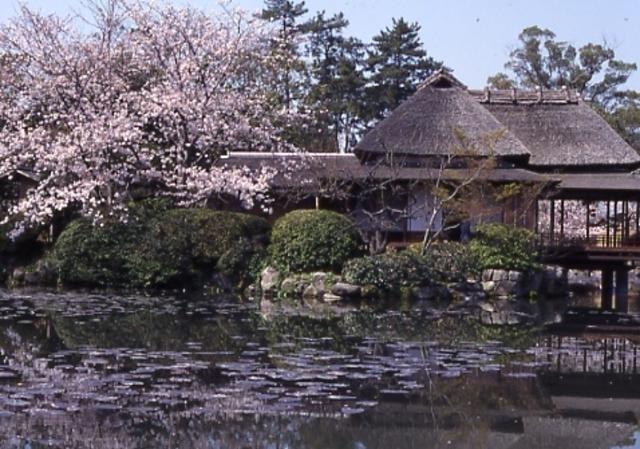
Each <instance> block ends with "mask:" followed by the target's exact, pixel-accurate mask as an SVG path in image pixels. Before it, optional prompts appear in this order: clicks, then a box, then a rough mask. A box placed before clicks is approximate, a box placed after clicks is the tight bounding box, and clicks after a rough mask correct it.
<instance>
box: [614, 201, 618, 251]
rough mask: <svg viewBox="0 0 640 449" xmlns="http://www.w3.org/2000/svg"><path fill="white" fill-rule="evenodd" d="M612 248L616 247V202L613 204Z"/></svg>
mask: <svg viewBox="0 0 640 449" xmlns="http://www.w3.org/2000/svg"><path fill="white" fill-rule="evenodd" d="M613 246H618V200H616V201H614V202H613Z"/></svg>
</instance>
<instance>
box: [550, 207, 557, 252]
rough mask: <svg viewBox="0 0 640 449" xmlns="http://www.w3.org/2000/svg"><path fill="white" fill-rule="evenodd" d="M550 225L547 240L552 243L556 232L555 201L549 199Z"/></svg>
mask: <svg viewBox="0 0 640 449" xmlns="http://www.w3.org/2000/svg"><path fill="white" fill-rule="evenodd" d="M549 220H550V226H549V241H550V242H551V243H553V241H554V239H555V233H556V201H555V200H551V214H550V217H549Z"/></svg>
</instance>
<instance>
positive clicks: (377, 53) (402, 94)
mask: <svg viewBox="0 0 640 449" xmlns="http://www.w3.org/2000/svg"><path fill="white" fill-rule="evenodd" d="M420 29H421V27H420V25H418V24H417V23H415V22H414V23H408V22H406V21H405V20H404V19H403V18H400V19H397V20H396V19H395V18H394V19H393V23H392V26H391V27H390V28H389V27H387V28H385V29H384V30H382V31H381V32H380V34H378V35H376V36H374V37H373V43H372V46H371V49H370V50H369V54H368V58H367V64H368V70H369V72H370V73H371V76H370V80H369V81H370V85H369V87H368V111H367V112H368V113H367V118H368V119H370V120H377V119H381V118H383V117H384V116H385V115H386V114H387V113H388V112H389V111H390V110H392V109H394V108H395V107H396V106H398V104H400V102H402V101H403V100H405V99H406V98H407V97H409V96H410V95H411V94H413V93H414V92H415V91H416V88H417V85H418V83H419V82H420V81H422V80H424V79H425V78H426V77H427V76H429V75H430V74H431V73H433V72H434V71H435V70H437V69H439V68H440V67H442V63H441V62H437V61H435V60H434V59H433V58H431V57H428V56H427V52H426V51H425V50H424V48H423V44H422V42H421V41H420V37H419V33H420Z"/></svg>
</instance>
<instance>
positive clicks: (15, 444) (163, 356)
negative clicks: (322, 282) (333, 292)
mask: <svg viewBox="0 0 640 449" xmlns="http://www.w3.org/2000/svg"><path fill="white" fill-rule="evenodd" d="M0 318H1V321H0V351H1V352H0V446H1V447H3V448H4V447H7V448H16V449H17V448H20V449H23V448H24V449H27V448H30V449H37V448H44V447H48V448H49V447H50V448H65V449H67V448H89V447H90V448H149V449H151V448H154V449H156V448H203V449H204V448H208V449H223V448H225V449H226V448H230V449H234V448H238V449H245V448H246V449H248V448H269V449H296V448H299V449H303V448H304V449H306V448H309V449H316V448H317V449H383V448H384V449H387V448H396V449H413V448H492V449H495V448H514V449H515V448H555V447H557V448H563V449H564V448H574V447H575V448H582V449H584V448H632V447H640V433H639V431H640V428H639V426H638V424H637V418H636V417H637V416H638V413H640V376H639V375H638V371H637V368H638V367H637V364H638V363H637V358H636V356H637V352H638V351H637V349H638V346H637V344H638V343H640V341H637V340H634V338H633V337H631V336H629V337H624V336H606V337H605V336H590V337H588V338H587V337H579V336H567V335H565V336H560V335H550V334H544V333H542V332H540V331H539V330H535V329H527V328H521V327H512V328H498V327H495V328H490V327H483V326H480V325H478V324H477V323H476V322H475V321H474V320H472V319H470V318H469V317H466V316H464V315H463V314H455V313H452V314H444V315H438V316H434V315H433V314H432V313H429V312H424V311H422V312H421V311H417V310H414V311H412V310H409V311H387V312H376V311H368V310H350V311H345V312H343V313H340V314H335V313H330V312H327V311H320V312H316V313H315V314H314V315H291V314H286V313H279V312H272V313H270V314H269V315H265V314H264V313H262V312H261V311H260V310H259V309H258V308H257V307H256V306H255V305H253V304H239V303H238V302H235V301H233V300H229V301H227V302H225V301H224V300H221V299H220V298H216V299H215V300H213V299H212V298H206V297H204V298H193V297H179V296H166V297H145V296H133V295H132V296H126V295H116V294H113V295H110V294H91V293H78V292H76V293H56V292H46V291H33V292H29V291H0Z"/></svg>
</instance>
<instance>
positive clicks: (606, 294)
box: [600, 269, 613, 310]
mask: <svg viewBox="0 0 640 449" xmlns="http://www.w3.org/2000/svg"><path fill="white" fill-rule="evenodd" d="M601 298H602V299H601V301H600V308H601V309H602V310H611V309H612V307H613V270H611V269H604V270H602V297H601Z"/></svg>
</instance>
